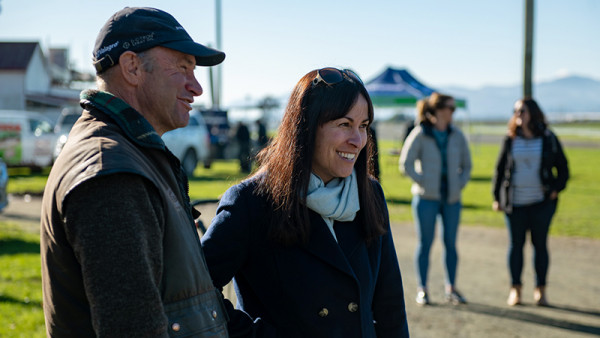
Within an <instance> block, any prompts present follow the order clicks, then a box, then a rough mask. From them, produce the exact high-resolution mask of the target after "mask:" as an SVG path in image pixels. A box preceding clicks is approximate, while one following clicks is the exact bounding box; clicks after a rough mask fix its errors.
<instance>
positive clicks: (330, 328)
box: [202, 180, 408, 338]
mask: <svg viewBox="0 0 600 338" xmlns="http://www.w3.org/2000/svg"><path fill="white" fill-rule="evenodd" d="M373 184H374V185H375V188H376V189H375V191H376V192H377V193H378V198H381V199H384V196H383V191H382V190H381V187H380V186H379V184H378V183H376V182H373ZM255 187H256V184H255V183H254V181H252V180H250V181H246V182H242V183H240V184H238V185H236V186H233V187H231V188H230V189H229V190H228V191H227V192H226V193H225V195H224V196H223V198H222V199H221V202H220V204H219V207H218V209H217V215H216V217H215V218H214V219H213V222H212V224H211V226H210V228H209V229H208V231H207V233H206V234H205V235H204V236H203V238H202V246H203V250H204V254H205V257H206V262H207V264H208V268H209V270H210V274H211V276H212V278H213V282H214V284H215V286H216V287H218V288H222V287H223V286H224V285H226V284H227V283H228V282H229V281H230V280H231V279H232V278H233V277H235V278H234V283H235V288H236V293H237V297H238V308H239V309H241V310H242V311H243V312H245V314H247V315H249V316H250V317H251V319H252V320H251V321H250V320H247V321H246V324H241V323H234V322H231V323H230V329H231V330H233V331H235V330H240V328H241V327H243V326H246V325H251V328H250V329H248V328H246V329H242V330H251V331H252V332H254V334H253V335H255V336H264V337H286V338H293V337H311V338H315V337H327V338H335V337H345V338H347V337H408V325H407V321H406V312H405V306H404V293H403V287H402V278H401V275H400V268H399V266H398V260H397V257H396V251H395V249H394V243H393V240H392V234H391V231H390V227H389V222H386V227H387V233H386V234H385V235H383V236H381V237H379V238H377V239H376V240H374V241H373V242H372V243H371V245H370V246H367V245H366V243H365V241H364V240H363V239H362V238H361V236H360V222H361V221H360V217H359V216H360V215H357V217H356V218H355V220H354V221H352V222H335V223H334V230H335V232H336V237H337V239H338V243H336V241H335V239H334V238H333V236H332V234H331V232H330V231H329V229H328V227H327V225H326V224H325V222H324V221H323V219H322V218H321V216H320V215H318V214H317V213H315V212H313V211H312V210H310V222H311V225H312V228H311V234H310V239H309V241H308V243H307V244H306V245H297V246H291V247H283V246H281V245H278V244H275V243H273V242H272V241H270V240H268V239H267V231H268V225H269V222H270V216H271V215H272V214H273V210H272V207H271V206H270V204H269V203H268V202H267V200H266V198H264V197H260V196H258V195H256V194H255V193H254V189H255ZM385 212H386V215H385V219H386V220H387V219H388V215H387V210H386V211H385ZM359 213H360V211H359ZM231 318H232V321H236V319H235V318H236V316H232V317H231ZM237 318H239V316H237ZM257 332H258V333H257ZM231 334H232V335H233V334H235V333H234V332H231Z"/></svg>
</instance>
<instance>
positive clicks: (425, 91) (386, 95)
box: [365, 67, 466, 108]
mask: <svg viewBox="0 0 600 338" xmlns="http://www.w3.org/2000/svg"><path fill="white" fill-rule="evenodd" d="M365 87H366V88H367V91H368V92H369V95H370V96H371V100H372V101H373V104H374V105H376V106H381V107H408V106H414V105H415V104H416V103H417V101H418V100H420V99H422V98H424V97H426V96H429V95H431V94H432V93H433V92H435V91H436V90H435V89H433V88H430V87H427V86H426V85H424V84H422V83H421V82H419V81H418V80H417V79H415V78H414V76H412V74H410V73H409V72H408V70H406V69H395V68H392V67H388V68H387V69H385V70H384V71H383V72H382V73H381V74H379V75H377V76H376V77H375V78H374V79H372V80H370V81H369V82H367V83H366V84H365ZM455 101H456V105H457V107H461V108H465V107H466V102H465V100H464V99H459V98H455Z"/></svg>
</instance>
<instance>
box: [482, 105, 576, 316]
mask: <svg viewBox="0 0 600 338" xmlns="http://www.w3.org/2000/svg"><path fill="white" fill-rule="evenodd" d="M553 168H555V169H556V173H554V171H553ZM568 178H569V168H568V166H567V159H566V157H565V154H564V153H563V150H562V146H561V144H560V141H559V140H558V138H557V137H556V135H554V133H552V132H551V131H550V129H548V124H547V121H546V118H545V117H544V113H543V112H542V110H541V109H540V107H539V106H538V104H537V103H536V102H535V101H534V100H533V99H531V98H524V99H521V100H518V101H517V102H516V103H515V110H514V114H513V116H512V117H511V119H510V120H509V122H508V134H507V135H506V137H505V138H504V141H503V143H502V147H501V150H500V155H499V157H498V161H497V163H496V171H495V174H494V178H493V180H492V186H493V194H494V202H493V205H492V208H493V209H494V210H496V211H504V213H505V215H506V217H505V220H506V225H507V228H508V231H509V237H510V245H509V251H508V267H509V270H510V275H511V282H512V286H511V289H510V293H509V297H508V300H507V303H508V305H511V306H513V305H518V304H521V285H522V284H521V272H522V270H523V246H524V245H525V239H526V234H527V231H530V232H531V242H532V244H533V247H534V265H535V275H536V287H535V290H534V294H533V297H534V300H535V302H536V304H537V305H540V306H547V305H548V301H547V299H546V293H545V287H546V274H547V271H548V265H549V255H548V248H547V238H548V230H549V229H550V222H551V221H552V217H553V216H554V212H555V211H556V205H557V201H558V193H559V192H561V191H562V190H563V189H564V188H565V187H566V184H567V180H568Z"/></svg>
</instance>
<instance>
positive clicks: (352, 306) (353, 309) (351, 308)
mask: <svg viewBox="0 0 600 338" xmlns="http://www.w3.org/2000/svg"><path fill="white" fill-rule="evenodd" d="M348 311H350V312H356V311H358V304H356V303H355V302H351V303H350V304H348Z"/></svg>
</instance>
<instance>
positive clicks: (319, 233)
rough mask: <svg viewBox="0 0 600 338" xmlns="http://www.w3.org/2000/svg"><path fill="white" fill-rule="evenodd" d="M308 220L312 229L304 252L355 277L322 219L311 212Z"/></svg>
mask: <svg viewBox="0 0 600 338" xmlns="http://www.w3.org/2000/svg"><path fill="white" fill-rule="evenodd" d="M310 220H311V224H312V225H313V227H312V229H311V235H310V239H309V241H308V244H307V246H306V250H307V251H308V252H310V253H311V254H313V255H314V256H316V257H317V258H319V259H321V260H323V261H325V262H327V263H329V264H330V265H332V266H333V267H335V268H337V269H339V270H341V271H343V272H345V273H347V274H349V275H351V276H353V277H355V276H354V272H353V271H352V268H351V267H350V264H349V263H348V260H347V259H346V256H345V255H344V253H343V252H342V250H341V248H340V246H339V245H338V243H337V242H336V241H335V239H334V238H333V235H332V234H331V232H330V231H329V228H328V227H327V224H325V221H324V220H323V218H321V216H320V215H318V214H316V213H314V212H312V211H311V212H310Z"/></svg>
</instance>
